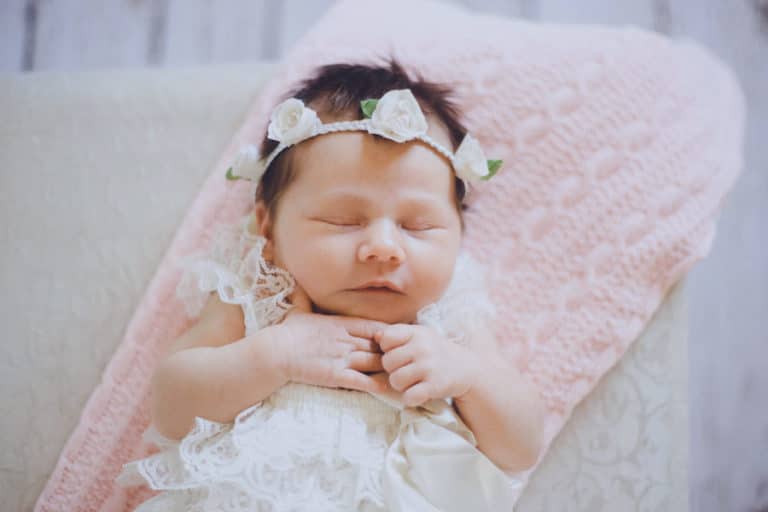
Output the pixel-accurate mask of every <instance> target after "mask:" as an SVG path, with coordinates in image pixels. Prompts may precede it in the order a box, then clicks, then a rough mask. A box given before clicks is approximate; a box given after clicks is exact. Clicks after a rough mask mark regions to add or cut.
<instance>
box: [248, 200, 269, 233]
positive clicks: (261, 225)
mask: <svg viewBox="0 0 768 512" xmlns="http://www.w3.org/2000/svg"><path fill="white" fill-rule="evenodd" d="M270 222H271V219H270V218H269V210H267V207H266V206H265V205H264V203H263V202H262V201H259V202H257V203H256V206H255V207H254V209H253V222H252V223H251V226H250V230H251V232H252V233H253V234H254V235H261V236H263V237H265V238H270V230H269V224H270Z"/></svg>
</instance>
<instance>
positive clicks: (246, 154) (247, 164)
mask: <svg viewBox="0 0 768 512" xmlns="http://www.w3.org/2000/svg"><path fill="white" fill-rule="evenodd" d="M230 171H232V172H231V173H227V177H229V176H231V175H232V174H234V175H235V176H234V177H232V178H230V179H238V177H240V178H246V179H249V180H252V181H256V182H258V181H259V180H260V179H261V175H262V174H264V161H263V160H262V159H261V157H260V156H259V148H257V147H256V146H254V145H253V144H248V145H247V146H245V147H244V148H243V149H241V150H240V153H239V154H238V155H237V158H236V159H235V163H234V164H232V167H231V168H230Z"/></svg>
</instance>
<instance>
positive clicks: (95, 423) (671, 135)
mask: <svg viewBox="0 0 768 512" xmlns="http://www.w3.org/2000/svg"><path fill="white" fill-rule="evenodd" d="M405 12H407V13H408V16H404V15H403V13H405ZM371 13H375V16H371ZM424 20H430V22H429V23H428V25H429V31H428V32H426V31H425V30H424V28H423V27H424ZM390 54H391V55H394V56H396V57H397V58H398V59H399V60H401V61H402V62H403V63H404V64H405V65H406V68H407V69H409V70H411V71H418V72H419V73H420V74H421V75H423V76H424V77H425V78H427V79H430V80H436V81H443V82H449V83H451V84H453V85H454V86H455V88H456V91H457V94H458V96H457V99H458V100H459V103H460V104H461V105H462V106H463V107H464V108H465V112H466V116H465V121H466V124H467V126H468V128H469V130H470V132H472V133H473V134H474V135H475V136H476V137H477V138H478V139H479V140H480V142H481V143H482V144H483V146H484V147H485V149H486V153H487V154H488V155H493V156H494V157H498V158H503V160H504V163H505V165H504V169H503V171H502V172H501V173H500V174H499V175H498V176H497V177H496V178H494V180H493V181H492V182H489V186H486V187H481V190H479V192H478V194H477V196H476V198H475V200H474V203H473V207H472V209H471V211H470V212H468V213H467V218H466V220H467V236H466V239H465V242H464V243H465V248H466V249H467V250H468V251H470V252H471V253H472V255H473V256H475V257H476V258H477V259H478V260H480V261H481V262H483V263H485V264H486V265H488V266H489V267H490V268H491V269H492V275H493V277H494V283H495V284H494V288H493V290H492V299H493V300H495V301H496V303H497V304H498V306H499V313H500V318H501V319H502V321H500V322H499V324H498V325H496V326H495V331H496V334H497V336H498V338H499V340H500V341H501V343H502V345H503V348H504V350H505V354H506V355H508V357H510V359H511V360H512V361H514V362H515V363H516V364H517V365H518V366H519V368H520V369H521V370H522V371H524V372H526V373H527V374H528V375H529V376H530V377H531V379H532V380H533V381H534V382H535V383H536V385H537V386H538V388H539V390H540V391H541V394H542V396H543V397H544V399H545V401H546V404H547V408H548V411H549V415H548V417H547V420H546V439H547V444H548V445H549V444H550V443H551V441H552V439H553V438H554V437H555V436H556V435H557V433H558V432H559V431H560V430H561V429H562V427H563V425H564V424H565V422H566V421H567V420H568V418H569V416H570V414H571V411H572V410H573V408H574V407H575V406H576V405H577V404H578V403H579V402H580V401H581V400H582V399H583V398H584V397H585V396H586V395H587V394H588V393H589V392H590V391H591V390H592V389H593V388H594V387H595V385H596V384H597V382H598V381H599V379H600V378H601V377H602V376H603V375H604V374H605V373H606V372H607V371H608V370H609V369H610V368H611V367H612V366H613V365H614V364H616V362H617V361H618V360H619V358H620V357H621V356H622V355H623V354H624V352H625V351H626V349H627V348H628V346H629V345H630V343H631V342H632V341H633V340H634V339H636V337H637V336H638V335H639V334H640V333H641V331H642V329H643V327H644V326H645V324H646V323H647V322H648V320H649V319H650V317H651V316H652V314H653V313H654V311H655V310H656V308H657V307H658V306H659V304H660V302H661V301H662V299H663V297H664V295H665V294H666V292H667V291H668V289H669V288H670V287H671V286H672V285H673V284H674V283H675V282H676V281H677V280H678V279H680V278H681V277H682V276H683V275H684V274H685V273H686V272H687V271H688V270H689V269H690V268H691V266H692V265H693V264H694V263H695V262H696V261H698V260H699V259H701V258H702V257H704V256H705V255H706V254H707V252H708V251H709V249H710V246H711V244H712V240H713V237H714V234H715V217H716V214H717V212H718V210H719V209H720V207H721V205H722V202H723V200H724V197H725V195H726V193H727V191H728V190H729V188H730V187H731V186H732V184H733V182H734V180H735V179H736V177H737V175H738V173H739V171H740V169H741V165H742V148H741V144H742V137H743V133H742V130H743V124H744V99H743V95H742V92H741V90H740V88H739V86H738V84H737V82H736V80H735V79H734V76H733V74H732V73H731V71H730V70H728V69H727V68H726V67H725V66H723V65H722V64H721V63H720V62H719V61H717V60H716V59H714V58H713V57H712V56H711V55H710V54H709V53H708V52H707V51H705V50H703V49H702V48H701V47H699V46H698V45H695V44H693V43H687V42H680V41H673V40H670V39H668V38H665V37H663V36H659V35H656V34H653V33H650V32H646V31H643V30H639V29H634V28H608V27H600V26H594V25H593V26H577V25H576V26H574V25H571V26H569V25H554V24H536V23H529V22H524V21H518V20H511V19H503V18H497V17H492V16H476V15H470V14H467V13H466V12H464V11H462V10H460V9H457V8H453V7H450V6H447V5H445V4H443V3H437V2H434V3H433V2H430V1H424V2H413V1H410V0H409V1H406V0H394V1H391V2H386V3H382V2H377V1H374V0H342V1H340V2H338V3H337V4H335V5H334V7H333V8H332V9H331V10H330V11H329V12H328V13H327V14H326V15H325V16H324V17H323V18H322V19H321V20H320V21H319V22H318V23H317V24H316V25H315V26H314V28H313V29H312V30H311V31H310V32H309V33H308V34H307V35H305V36H304V38H303V39H302V40H300V42H299V43H298V44H297V45H296V46H295V47H294V49H293V51H292V52H291V53H290V54H289V55H288V56H287V57H286V58H285V59H284V61H283V63H282V66H281V67H280V68H279V69H278V71H277V73H276V75H275V76H274V77H273V78H272V80H271V81H270V82H269V83H268V84H267V86H266V87H265V89H264V91H263V94H261V95H260V97H259V98H258V99H257V100H256V101H255V103H254V105H253V106H252V108H251V110H250V111H249V112H248V115H247V118H246V121H245V123H244V125H243V126H242V128H241V129H240V130H239V131H238V133H237V134H235V136H234V138H233V140H232V142H231V144H230V145H229V146H228V147H227V149H226V150H225V151H224V153H223V155H222V156H221V158H220V159H219V161H218V163H217V164H216V166H215V167H214V169H212V172H211V174H210V177H209V178H208V180H207V181H206V183H205V184H204V186H203V189H202V190H201V192H200V194H199V196H198V197H197V199H196V201H195V202H194V204H193V205H192V207H191V208H190V210H189V212H188V213H187V215H186V217H185V219H184V222H183V223H182V225H181V226H180V228H179V230H178V232H177V234H176V236H175V238H174V240H173V242H172V244H171V246H170V248H169V249H168V251H167V253H166V255H165V257H164V258H163V260H162V262H161V264H160V266H159V268H158V270H157V273H156V274H155V276H154V277H153V279H152V281H151V283H150V285H149V288H148V290H147V292H146V294H145V296H144V297H143V299H142V301H141V303H140V305H139V307H138V309H137V310H136V312H135V314H134V316H133V318H132V320H131V322H130V324H129V326H128V329H127V332H126V335H125V338H124V340H123V342H122V344H121V345H120V347H119V348H118V350H117V352H116V353H115V354H114V356H113V358H112V360H111V361H110V363H109V365H108V366H107V369H106V371H105V372H104V375H103V380H102V382H101V383H100V384H99V385H98V386H97V388H96V389H95V390H94V392H93V394H92V396H91V398H90V400H89V401H88V403H87V404H86V406H85V409H84V411H83V414H82V417H81V419H80V423H79V424H78V426H77V428H76V429H75V431H74V433H73V434H72V436H71V438H70V439H69V441H68V442H67V444H66V446H65V447H64V450H63V451H62V454H61V457H60V459H59V461H58V464H57V466H56V468H55V470H54V472H53V474H52V476H51V478H50V480H49V482H48V484H47V486H46V487H45V489H44V491H43V493H42V494H41V496H40V497H39V499H38V502H37V505H36V510H40V511H54V510H56V511H72V512H74V511H95V510H101V511H110V512H112V511H122V510H129V509H132V508H133V507H135V506H136V505H137V504H138V503H140V502H141V501H144V500H145V499H147V498H148V497H149V496H150V495H151V494H152V492H151V491H149V490H147V489H145V488H133V489H128V490H126V489H123V488H121V487H119V486H117V485H115V484H114V482H113V480H114V478H115V476H116V475H117V474H118V472H119V470H120V467H121V465H122V464H123V463H125V462H127V461H129V460H133V459H136V458H139V457H142V456H145V455H147V454H148V453H150V452H151V451H152V447H149V446H144V445H143V444H142V443H141V434H142V432H143V431H144V429H145V428H146V427H147V426H148V423H149V413H148V383H149V377H150V375H151V373H152V370H153V367H154V365H155V364H156V362H157V360H158V357H159V354H160V347H161V344H162V343H164V342H168V341H169V340H172V339H173V338H174V337H176V336H177V335H178V334H179V333H181V332H182V331H183V330H184V329H185V328H186V327H187V326H188V325H189V323H190V320H189V319H188V318H186V317H185V315H184V310H183V307H182V305H181V304H180V303H179V302H178V301H177V300H176V298H175V295H174V291H175V287H176V284H177V282H178V280H179V277H180V276H179V271H178V268H177V267H176V264H177V262H178V261H179V260H180V258H181V257H183V256H184V255H186V254H189V253H190V252H192V251H194V250H197V249H199V248H200V247H201V246H202V245H204V244H205V243H206V242H207V240H208V239H209V237H210V235H211V233H210V230H211V228H212V227H213V226H214V225H215V224H216V223H218V222H234V221H235V220H236V219H237V218H239V217H240V216H241V215H242V214H243V213H245V212H246V211H247V210H248V208H250V206H251V201H252V197H253V195H252V193H253V190H252V185H251V184H249V183H244V182H241V181H239V182H235V183H232V182H228V181H226V180H225V179H224V172H225V169H226V168H227V167H228V165H229V164H230V163H231V161H232V158H233V156H234V155H235V152H236V151H237V150H238V149H239V148H240V146H241V145H242V144H244V143H246V142H258V141H259V140H260V138H261V136H262V135H263V133H264V131H265V129H266V124H267V121H268V119H267V117H268V113H269V111H270V110H271V107H273V106H274V105H275V104H276V103H277V101H278V100H279V99H280V96H281V95H282V94H283V93H284V92H285V91H286V90H287V89H289V88H290V87H291V86H292V85H293V84H294V83H295V82H296V80H298V79H299V78H301V77H303V76H304V75H305V74H306V73H307V72H309V71H310V70H311V69H312V68H314V67H315V66H317V65H321V64H325V63H330V62H336V61H365V62H370V61H371V60H374V59H375V58H376V57H377V56H381V55H390Z"/></svg>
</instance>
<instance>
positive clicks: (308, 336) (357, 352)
mask: <svg viewBox="0 0 768 512" xmlns="http://www.w3.org/2000/svg"><path fill="white" fill-rule="evenodd" d="M290 299H291V303H292V304H293V305H294V307H293V308H291V309H290V310H289V311H288V313H287V314H286V316H285V318H284V319H283V321H282V322H281V323H280V324H278V325H277V331H276V332H277V333H278V334H277V336H276V337H275V339H274V343H273V347H274V350H275V353H276V355H277V360H278V366H279V368H280V369H281V370H282V371H283V372H284V375H285V377H286V378H287V379H288V380H290V381H294V382H302V383H305V384H314V385H317V386H324V387H330V388H340V387H341V388H349V389H356V390H359V391H367V392H373V393H378V392H383V391H385V390H386V389H388V384H387V374H386V373H385V372H384V371H383V367H382V365H381V351H380V350H379V347H378V345H377V344H376V343H375V342H374V341H373V334H374V333H375V332H376V331H377V330H380V329H382V328H384V327H386V326H387V324H385V323H383V322H377V321H374V320H368V319H364V318H356V317H348V316H340V315H322V314H317V313H313V312H312V307H311V302H310V300H309V297H307V295H306V292H304V290H303V289H301V287H300V286H299V285H298V284H296V290H295V291H294V293H293V294H292V295H291V297H290ZM364 372H378V373H375V374H374V375H367V374H366V373H364Z"/></svg>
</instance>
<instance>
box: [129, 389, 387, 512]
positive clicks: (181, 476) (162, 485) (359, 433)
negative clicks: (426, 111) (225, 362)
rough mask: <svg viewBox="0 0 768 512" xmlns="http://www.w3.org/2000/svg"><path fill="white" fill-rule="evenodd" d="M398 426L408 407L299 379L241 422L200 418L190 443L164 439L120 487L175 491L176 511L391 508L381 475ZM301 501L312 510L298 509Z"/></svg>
mask: <svg viewBox="0 0 768 512" xmlns="http://www.w3.org/2000/svg"><path fill="white" fill-rule="evenodd" d="M398 428H399V412H398V410H397V409H395V408H392V407H390V406H388V405H386V404H384V403H383V402H381V401H379V400H378V399H376V398H375V397H373V396H371V395H369V394H367V393H363V392H359V391H353V390H344V389H331V388H323V387H318V386H309V385H306V384H301V383H289V384H287V385H285V386H283V387H281V388H279V389H278V390H277V391H275V393H273V394H272V395H270V397H269V398H267V399H266V400H264V401H262V402H259V403H257V404H255V405H253V406H251V407H249V408H247V409H245V410H244V411H242V412H240V413H239V414H238V415H237V417H236V418H235V420H234V422H233V423H218V422H215V421H210V420H206V419H204V418H200V417H197V418H195V425H194V427H193V429H192V430H191V431H190V433H189V434H187V435H186V436H185V437H184V438H183V439H182V440H181V441H180V442H175V441H170V440H168V439H166V438H163V436H159V440H160V441H161V442H162V443H163V445H164V449H163V450H162V451H161V452H159V453H157V454H155V455H152V456H150V457H147V458H144V459H141V460H138V461H133V462H130V463H128V464H125V465H124V466H123V472H122V473H121V474H120V475H119V476H118V479H117V482H118V483H119V484H121V485H123V486H130V485H137V484H139V483H144V482H146V483H147V484H148V485H149V486H150V487H151V488H152V489H155V490H165V491H169V492H170V493H171V494H175V495H176V498H174V500H175V501H168V500H170V499H171V498H166V501H163V502H162V503H163V506H166V507H167V506H168V504H169V503H173V504H174V507H179V506H180V504H181V503H191V502H194V501H195V500H198V501H199V502H200V503H205V506H204V507H203V509H204V510H232V511H243V512H245V511H253V510H259V511H260V510H274V511H277V510H286V511H287V510H320V511H322V510H328V511H337V510H347V508H346V507H354V510H358V509H359V507H361V506H363V505H364V504H367V506H369V507H384V497H383V490H382V482H381V472H382V468H383V466H384V459H385V456H386V451H387V448H388V446H389V445H390V444H391V442H392V441H393V440H394V438H395V437H396V436H397V433H398ZM147 432H150V431H149V430H148V431H147ZM152 432H156V431H155V430H152ZM150 436H151V437H153V438H156V437H155V435H153V434H150V435H145V439H147V438H148V437H150ZM235 497H236V498H237V500H236V501H237V504H236V505H235V504H234V503H233V498H235ZM224 504H227V506H226V507H225V506H224ZM301 504H303V505H304V506H306V507H307V508H299V509H295V508H294V507H296V506H298V505H301ZM144 505H147V506H149V505H150V502H149V501H148V502H145V504H144ZM152 506H153V507H154V506H155V505H152ZM158 506H159V504H158ZM175 509H176V508H171V509H169V508H166V510H175ZM139 510H143V509H139ZM147 510H153V509H152V508H148V509H147ZM350 510H351V509H350ZM372 510H378V508H372ZM381 510H383V508H381Z"/></svg>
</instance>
